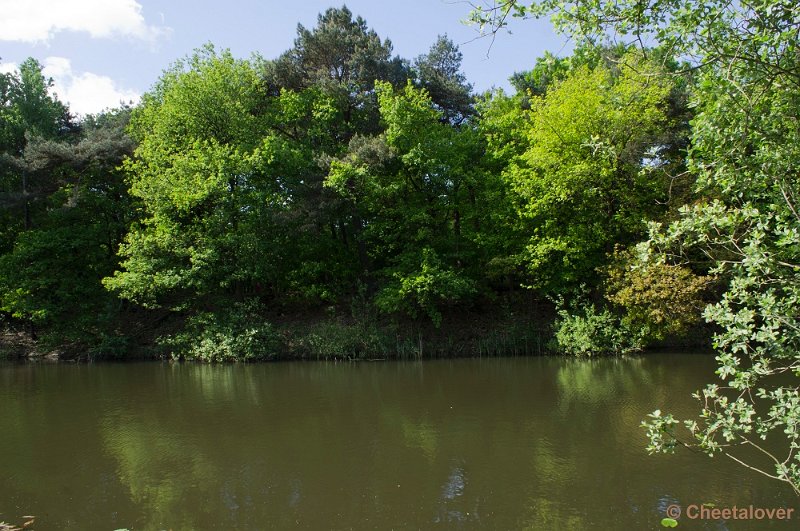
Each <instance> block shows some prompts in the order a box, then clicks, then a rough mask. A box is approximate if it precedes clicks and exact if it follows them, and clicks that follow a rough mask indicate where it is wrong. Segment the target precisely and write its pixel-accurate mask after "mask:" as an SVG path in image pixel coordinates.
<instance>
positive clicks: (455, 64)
mask: <svg viewBox="0 0 800 531" xmlns="http://www.w3.org/2000/svg"><path fill="white" fill-rule="evenodd" d="M461 60H462V55H461V52H460V51H459V50H458V46H457V45H456V44H454V43H453V41H451V40H450V39H449V38H447V35H439V37H438V38H437V39H436V42H435V43H434V44H433V46H431V49H430V51H429V52H428V53H427V54H424V55H421V56H419V57H417V59H416V60H415V61H414V70H415V71H416V77H417V83H418V84H419V86H421V87H422V88H424V89H425V90H426V91H427V92H428V94H429V95H430V98H431V101H432V102H433V103H434V104H435V105H436V107H437V109H438V110H440V111H441V113H442V118H443V119H444V120H446V121H447V122H450V123H454V124H460V123H461V122H463V121H464V120H466V119H467V118H468V117H470V116H471V115H472V114H474V110H473V108H472V104H473V98H472V85H471V84H469V83H467V78H466V76H464V74H463V73H462V72H461Z"/></svg>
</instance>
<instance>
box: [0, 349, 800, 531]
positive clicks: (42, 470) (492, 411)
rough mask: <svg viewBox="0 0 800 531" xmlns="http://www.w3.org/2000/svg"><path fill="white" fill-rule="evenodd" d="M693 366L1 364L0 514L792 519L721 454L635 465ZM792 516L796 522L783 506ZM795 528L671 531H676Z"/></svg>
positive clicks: (177, 518)
mask: <svg viewBox="0 0 800 531" xmlns="http://www.w3.org/2000/svg"><path fill="white" fill-rule="evenodd" d="M713 368H714V361H713V359H712V358H710V357H705V356H689V355H679V356H678V355H672V356H669V355H651V356H647V357H642V358H633V359H622V360H614V359H603V360H594V361H579V360H569V359H561V358H537V359H490V360H456V361H432V362H423V363H360V364H347V363H339V364H334V363H285V364H265V365H252V366H242V365H236V366H204V365H188V364H183V365H181V364H173V365H170V364H160V363H141V364H126V365H121V364H120V365H102V364H96V365H69V364H60V365H30V364H29V365H11V364H6V365H0V521H2V520H6V521H11V522H14V523H18V524H20V523H22V519H21V517H22V516H23V515H35V516H36V517H37V518H36V520H35V526H34V528H35V529H40V530H51V529H55V530H60V529H65V530H67V529H69V530H71V529H75V530H114V529H119V528H128V529H132V530H149V529H174V530H178V529H292V528H302V529H351V528H352V529H542V530H558V529H602V530H608V529H621V530H628V529H663V528H662V527H661V525H660V521H661V518H663V517H664V511H665V510H666V508H667V506H669V505H671V504H680V505H682V506H684V507H686V506H688V505H689V504H700V503H708V502H711V503H715V504H716V506H717V507H726V506H733V505H738V506H746V505H750V504H753V505H755V506H762V507H781V506H785V507H795V508H797V509H800V502H798V500H797V499H796V498H794V497H793V495H792V494H791V493H790V492H788V489H786V488H784V487H782V486H781V485H780V484H777V483H775V482H772V481H770V480H768V479H765V478H761V477H759V476H757V475H756V474H754V473H751V472H747V471H745V470H743V469H742V468H741V467H739V466H737V465H735V464H733V463H731V462H728V461H725V460H723V459H722V458H717V459H713V460H711V459H708V458H707V457H705V456H703V455H696V454H692V453H689V452H680V453H679V454H678V455H675V456H668V457H650V456H648V455H647V454H646V452H645V451H644V446H645V439H644V434H643V430H642V429H641V428H640V427H639V423H640V422H641V420H642V418H643V417H644V416H645V415H646V414H647V413H648V412H650V411H652V410H653V409H655V408H662V409H670V410H672V411H675V412H678V413H681V412H684V413H686V414H688V413H689V412H693V411H695V409H696V406H695V403H694V402H693V400H692V399H691V398H690V396H689V395H690V393H691V391H693V390H694V389H697V388H699V387H701V386H702V385H703V383H704V382H706V381H710V378H712V377H713V374H712V373H713ZM795 512H797V511H795ZM765 527H771V528H776V529H796V528H797V520H795V521H794V522H772V523H771V524H770V523H769V522H765V521H758V522H743V521H739V520H737V521H728V522H721V521H699V520H694V521H689V520H687V519H685V518H684V519H682V520H681V522H680V526H679V529H763V528H765Z"/></svg>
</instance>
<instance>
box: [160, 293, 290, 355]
mask: <svg viewBox="0 0 800 531" xmlns="http://www.w3.org/2000/svg"><path fill="white" fill-rule="evenodd" d="M161 344H162V345H163V346H164V347H166V348H167V349H168V350H169V355H170V356H171V357H172V359H185V360H197V361H208V362H229V361H258V360H269V359H273V358H275V357H276V356H277V355H278V353H279V350H280V346H281V338H280V335H279V334H278V333H277V332H276V330H275V328H274V327H273V326H272V325H271V324H270V323H268V322H267V321H265V320H264V308H263V306H261V305H260V304H259V303H258V302H256V301H254V300H248V301H245V302H239V303H235V304H233V305H231V306H230V307H227V308H225V309H220V310H218V311H216V312H199V313H197V314H195V315H193V316H191V317H189V318H188V319H187V321H186V326H185V328H184V330H183V331H181V332H178V333H177V334H174V335H172V336H170V337H167V338H162V339H161Z"/></svg>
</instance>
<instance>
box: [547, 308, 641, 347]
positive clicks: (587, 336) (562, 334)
mask: <svg viewBox="0 0 800 531" xmlns="http://www.w3.org/2000/svg"><path fill="white" fill-rule="evenodd" d="M560 306H561V308H560V309H559V310H558V318H557V319H556V322H555V325H554V326H555V349H556V350H558V351H560V352H563V353H565V354H571V355H574V356H594V355H598V354H620V353H624V352H629V351H633V350H638V349H640V348H641V346H642V341H641V337H639V336H638V335H637V334H635V333H632V332H631V330H629V329H627V327H625V326H623V323H621V322H620V320H619V319H618V318H617V317H616V316H615V315H614V314H613V313H611V312H610V311H609V310H608V309H605V308H604V309H603V310H602V311H599V312H598V311H597V309H596V308H595V306H594V304H592V303H590V302H584V303H579V304H577V305H575V306H574V307H573V308H572V309H571V311H568V310H567V309H565V308H564V307H563V303H562V304H560Z"/></svg>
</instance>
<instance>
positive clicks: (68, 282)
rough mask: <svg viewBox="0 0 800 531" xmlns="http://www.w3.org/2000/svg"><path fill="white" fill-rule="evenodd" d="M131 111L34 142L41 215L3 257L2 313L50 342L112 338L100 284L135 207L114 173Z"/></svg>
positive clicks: (127, 143) (83, 343)
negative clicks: (75, 134) (71, 134)
mask: <svg viewBox="0 0 800 531" xmlns="http://www.w3.org/2000/svg"><path fill="white" fill-rule="evenodd" d="M129 115H130V110H129V109H120V110H118V111H113V112H109V113H106V114H103V115H100V116H92V117H88V118H85V119H84V120H83V121H82V122H81V123H80V130H81V132H80V136H79V138H78V139H77V141H75V140H72V139H68V140H65V139H58V140H43V139H41V138H32V139H31V140H29V141H28V142H27V145H26V147H25V153H24V158H23V159H22V160H23V162H24V164H25V169H26V171H27V172H28V174H29V175H30V177H31V179H32V180H33V181H34V182H48V183H51V184H50V187H49V188H48V189H47V190H46V193H44V192H45V191H43V190H38V196H39V201H40V202H41V203H42V206H43V208H42V211H40V212H37V215H36V217H35V218H34V219H33V221H34V224H33V226H32V227H31V228H30V229H29V230H26V231H24V232H21V233H20V234H18V235H17V237H16V241H15V243H14V246H13V247H12V248H11V249H10V250H9V252H7V253H5V254H4V255H2V256H0V309H2V311H4V312H7V313H8V314H10V315H11V316H13V317H14V318H16V319H20V320H23V321H26V322H30V323H32V324H35V325H37V328H39V329H40V331H41V333H42V334H43V335H45V336H46V339H47V340H48V341H49V342H50V343H52V344H58V345H59V346H64V345H65V344H67V343H70V342H75V343H76V344H77V345H79V346H80V347H81V348H89V347H97V346H98V345H99V344H100V343H102V342H103V341H104V340H105V339H106V338H108V337H110V336H113V335H114V334H115V331H114V322H113V321H114V319H115V316H116V310H117V309H118V306H117V305H115V304H114V301H115V297H113V295H111V294H110V293H108V292H107V291H106V290H105V289H104V288H103V286H102V284H101V282H100V281H101V279H102V278H103V277H104V276H106V275H109V274H111V273H112V272H113V271H114V269H115V268H116V267H117V265H118V260H117V256H116V253H117V247H118V245H119V244H120V242H121V241H122V238H123V236H124V235H125V233H126V232H127V228H128V225H129V224H130V222H131V221H132V217H133V215H134V209H133V205H132V202H131V200H130V197H129V196H128V193H127V186H126V185H125V182H124V179H123V174H122V172H121V171H119V167H120V165H121V164H122V160H123V158H124V157H126V156H128V155H130V154H131V153H132V152H133V141H132V140H131V139H130V138H129V137H128V136H127V135H126V134H125V127H126V125H127V123H128V117H129Z"/></svg>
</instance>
